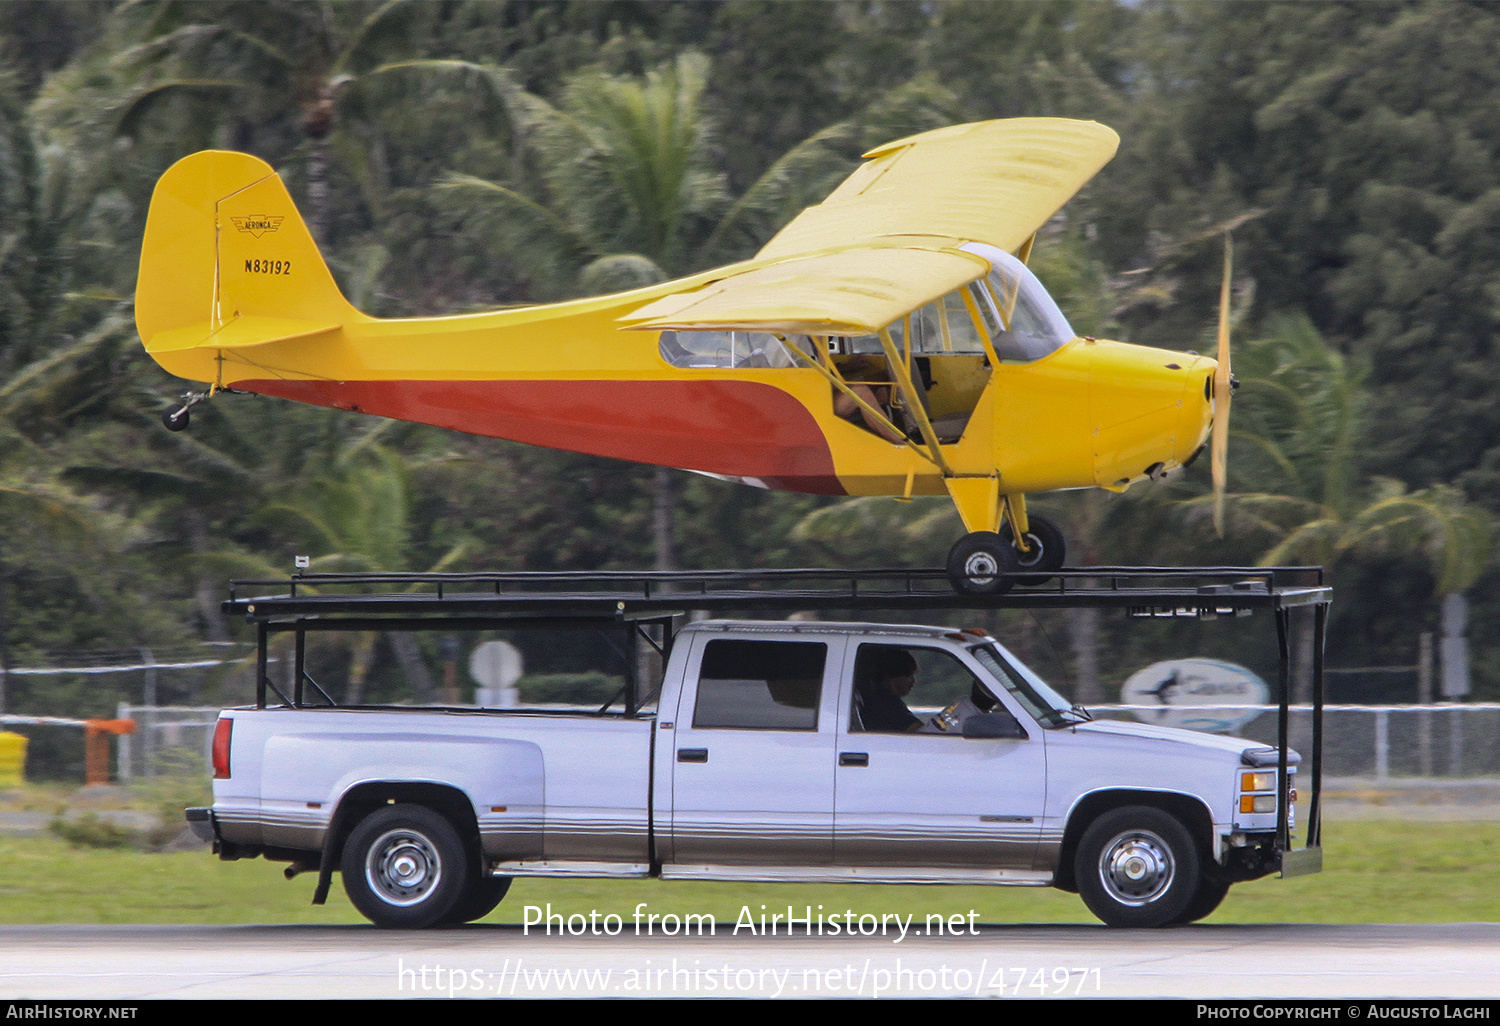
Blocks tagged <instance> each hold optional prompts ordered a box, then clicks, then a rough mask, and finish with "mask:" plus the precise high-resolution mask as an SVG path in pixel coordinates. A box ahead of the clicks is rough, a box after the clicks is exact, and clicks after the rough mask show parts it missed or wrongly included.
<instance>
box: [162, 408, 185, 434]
mask: <svg viewBox="0 0 1500 1026" xmlns="http://www.w3.org/2000/svg"><path fill="white" fill-rule="evenodd" d="M191 419H192V418H191V415H190V414H189V413H188V407H187V406H186V405H183V404H178V405H174V406H168V407H167V408H166V409H165V410H162V411H161V424H162V427H164V428H166V429H167V430H168V431H185V430H187V426H188V421H189V420H191Z"/></svg>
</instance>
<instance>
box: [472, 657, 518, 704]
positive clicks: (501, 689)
mask: <svg viewBox="0 0 1500 1026" xmlns="http://www.w3.org/2000/svg"><path fill="white" fill-rule="evenodd" d="M469 676H471V677H473V678H474V682H475V683H476V684H478V685H479V687H477V688H475V689H474V702H475V704H476V705H479V706H481V707H483V708H485V709H514V708H515V707H516V706H518V705H520V704H521V693H520V692H519V691H517V690H516V686H515V685H516V681H518V680H520V679H521V650H520V649H519V648H517V647H516V646H514V645H512V644H511V643H510V642H508V641H486V642H485V643H484V644H482V645H480V646H478V647H477V648H475V649H474V654H473V655H471V656H469Z"/></svg>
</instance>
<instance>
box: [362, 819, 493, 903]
mask: <svg viewBox="0 0 1500 1026" xmlns="http://www.w3.org/2000/svg"><path fill="white" fill-rule="evenodd" d="M340 869H341V870H342V872H343V875H344V890H345V892H346V893H348V895H349V900H350V901H351V902H353V903H354V907H355V908H357V909H359V911H360V914H361V915H363V916H364V917H365V918H366V919H368V920H370V922H372V923H374V924H375V925H376V926H383V927H390V928H396V929H408V930H417V929H421V928H423V927H427V926H435V925H437V924H439V923H442V922H443V921H444V919H445V917H447V916H448V915H449V914H450V913H451V912H452V911H453V910H454V908H455V907H457V905H458V903H459V901H460V900H461V899H462V898H464V897H465V895H466V894H467V893H468V891H469V879H470V870H469V857H468V852H467V851H466V850H465V849H464V843H463V841H462V840H461V839H460V838H459V836H458V831H457V830H455V829H454V827H453V824H452V823H450V822H448V820H447V819H445V818H444V817H443V816H442V815H440V814H439V813H437V812H434V811H433V810H432V809H429V808H427V807H426V806H425V805H412V804H396V805H386V806H383V807H381V808H379V809H377V810H376V811H374V812H372V813H370V815H368V816H366V817H365V818H364V819H362V820H360V822H359V825H358V826H356V827H355V828H354V830H353V831H351V832H350V834H349V838H348V840H346V841H345V842H344V857H343V860H342V863H341V865H340ZM496 900H499V899H496ZM491 907H492V908H493V907H494V906H491Z"/></svg>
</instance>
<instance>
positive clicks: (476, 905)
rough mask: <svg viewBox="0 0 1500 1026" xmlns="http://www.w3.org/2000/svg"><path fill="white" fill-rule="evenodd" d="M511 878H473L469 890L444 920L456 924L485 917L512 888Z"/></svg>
mask: <svg viewBox="0 0 1500 1026" xmlns="http://www.w3.org/2000/svg"><path fill="white" fill-rule="evenodd" d="M510 880H511V878H510V877H508V876H478V877H474V878H471V879H470V881H469V889H468V891H466V892H465V893H464V896H463V897H461V898H459V899H458V904H456V905H454V906H453V910H452V911H451V912H449V913H448V914H447V915H446V916H444V917H443V922H445V923H451V924H453V925H455V926H456V925H458V924H460V923H472V922H475V921H477V920H480V919H483V918H484V917H485V916H487V915H489V914H490V913H491V912H493V911H495V906H496V905H498V904H500V902H501V900H502V899H504V897H505V892H506V891H509V890H510Z"/></svg>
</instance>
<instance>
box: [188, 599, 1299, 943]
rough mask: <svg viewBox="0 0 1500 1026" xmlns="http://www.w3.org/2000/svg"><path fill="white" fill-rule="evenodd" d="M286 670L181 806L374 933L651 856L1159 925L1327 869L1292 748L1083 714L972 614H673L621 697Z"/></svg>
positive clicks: (212, 834) (438, 920)
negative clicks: (490, 704)
mask: <svg viewBox="0 0 1500 1026" xmlns="http://www.w3.org/2000/svg"><path fill="white" fill-rule="evenodd" d="M261 604H262V608H263V609H264V608H265V600H261ZM240 605H241V607H242V608H251V609H252V610H253V605H251V604H249V603H246V602H244V601H243V600H240ZM262 615H264V613H263V614H262ZM316 622H317V621H316V619H314V618H308V617H300V618H299V619H298V621H297V623H298V624H299V625H300V628H301V629H306V628H309V627H310V626H312V625H314V624H316ZM335 622H336V621H335ZM1278 622H1279V621H1278ZM264 649H265V646H264V644H262V651H263V652H264ZM298 652H299V654H300V652H301V646H300V643H299V647H298ZM298 672H299V674H300V673H301V672H302V671H301V669H300V664H299V670H298ZM299 679H300V678H299ZM297 690H298V693H297V694H296V695H294V696H286V695H282V696H281V697H283V698H284V699H285V701H284V703H283V704H282V705H280V706H277V705H275V704H273V703H271V702H261V703H258V705H259V706H260V707H256V708H239V709H229V710H226V711H225V712H224V713H223V714H222V716H221V718H220V720H219V723H218V726H217V729H216V731H215V737H214V745H213V761H214V776H215V780H214V804H213V806H212V807H211V808H209V809H191V810H188V818H189V821H190V822H191V823H193V824H194V826H195V828H196V829H198V830H199V831H200V832H201V833H202V834H203V835H204V836H205V838H211V839H212V840H213V843H214V847H215V850H216V851H217V852H218V854H219V855H220V856H221V857H223V858H230V859H232V858H244V857H251V856H264V857H266V858H270V859H277V860H282V861H288V862H290V863H292V866H291V867H290V868H289V870H288V875H289V876H291V875H295V873H297V872H299V871H303V870H309V871H311V870H316V871H318V872H319V875H320V882H319V887H318V896H317V897H315V900H321V899H322V896H323V895H326V893H327V889H328V886H329V881H330V877H331V874H332V873H333V872H334V871H338V872H340V873H341V874H342V878H343V884H344V887H345V889H346V891H347V893H348V895H349V898H350V900H351V901H352V902H353V904H354V905H355V906H356V908H358V909H359V911H360V912H361V913H362V914H363V915H365V916H366V917H367V918H369V919H370V920H371V921H373V922H374V923H376V924H378V925H381V926H389V927H425V926H433V925H438V924H444V923H457V922H465V921H472V920H474V919H477V918H480V917H482V916H484V915H486V914H487V913H489V912H490V911H491V910H492V909H493V908H494V907H495V906H496V905H497V904H498V902H499V901H500V900H501V899H502V898H503V897H504V895H505V892H506V889H507V888H508V886H509V884H510V881H511V880H512V879H513V878H515V877H520V876H591V877H650V876H656V877H661V878H663V879H695V880H758V881H802V882H813V881H817V882H868V883H932V884H938V883H967V884H973V883H990V884H999V885H1015V886H1037V887H1041V886H1052V887H1058V888H1061V889H1064V890H1068V891H1074V892H1077V893H1078V894H1079V895H1080V896H1081V897H1082V899H1083V901H1084V903H1085V904H1086V905H1087V906H1088V908H1089V909H1090V910H1091V911H1092V912H1093V913H1094V914H1095V915H1096V916H1098V917H1099V918H1100V919H1101V920H1103V921H1104V922H1105V923H1107V924H1110V925H1113V926H1141V927H1154V926H1166V925H1171V924H1177V923H1186V922H1191V921H1194V920H1197V919H1200V918H1202V917H1203V916H1206V915H1208V914H1209V913H1210V912H1212V911H1213V910H1214V909H1215V908H1216V907H1217V906H1218V904H1219V903H1220V901H1221V900H1222V899H1223V897H1224V895H1225V893H1226V891H1227V890H1228V888H1229V886H1230V885H1231V884H1232V883H1234V882H1236V881H1241V880H1248V879H1253V878H1255V877H1259V876H1263V875H1266V874H1268V873H1271V872H1275V871H1278V870H1281V871H1283V872H1284V873H1285V872H1286V871H1287V870H1288V869H1289V866H1290V865H1291V863H1293V862H1296V864H1297V865H1298V866H1299V867H1300V868H1299V869H1298V870H1297V871H1304V872H1305V871H1315V870H1316V869H1317V868H1319V866H1320V865H1321V862H1320V849H1318V848H1316V847H1314V846H1311V845H1310V846H1309V848H1307V849H1303V850H1302V851H1301V852H1292V851H1290V845H1289V844H1288V843H1287V842H1288V839H1289V836H1290V830H1291V827H1292V826H1293V825H1294V822H1293V816H1292V814H1293V809H1292V807H1291V802H1292V801H1294V800H1295V792H1294V790H1293V788H1292V784H1293V783H1294V780H1293V779H1292V777H1293V775H1294V774H1295V773H1296V772H1297V769H1298V764H1299V763H1300V757H1299V756H1298V754H1297V753H1296V752H1294V751H1291V750H1290V749H1289V748H1286V747H1285V745H1284V743H1283V745H1282V746H1281V747H1273V746H1268V745H1266V744H1264V743H1260V742H1255V741H1249V740H1245V739H1240V738H1232V737H1222V736H1216V735H1208V734H1201V733H1196V732H1191V731H1184V730H1175V729H1169V728H1163V727H1154V726H1148V725H1144V724H1137V723H1130V722H1124V721H1100V720H1094V719H1093V718H1092V717H1091V716H1090V714H1089V713H1088V712H1087V711H1086V710H1084V709H1082V708H1080V707H1078V706H1075V705H1073V704H1072V703H1070V702H1069V701H1068V700H1067V699H1065V698H1063V697H1062V696H1061V695H1059V694H1058V693H1057V691H1055V690H1054V689H1053V688H1052V687H1050V686H1049V685H1048V684H1047V683H1046V682H1045V681H1043V680H1042V679H1041V678H1040V677H1038V676H1037V675H1036V674H1035V673H1033V672H1032V671H1031V670H1030V669H1029V668H1027V667H1026V666H1025V665H1024V664H1023V663H1022V662H1021V661H1020V660H1018V659H1017V658H1015V656H1014V655H1012V654H1011V653H1010V652H1009V651H1008V650H1007V649H1006V648H1005V647H1004V646H1003V645H1002V644H1000V643H999V642H998V641H997V640H996V639H995V638H993V637H990V636H989V635H988V634H987V633H985V632H984V631H981V630H976V629H965V630H959V629H955V628H953V627H948V626H915V625H892V624H886V623H867V622H817V621H806V620H799V619H791V620H746V619H714V620H702V621H698V622H694V623H688V624H686V625H685V626H682V627H681V628H680V630H678V631H677V632H676V633H675V636H673V637H672V638H671V644H670V647H669V649H668V650H667V658H666V659H665V662H664V666H663V670H662V673H661V679H660V685H659V688H657V689H655V691H654V692H650V691H648V692H646V693H643V694H642V696H641V698H642V699H643V700H641V701H639V702H628V703H626V708H625V710H624V711H618V710H613V711H612V710H608V709H607V710H601V711H599V712H597V713H593V712H568V711H558V710H525V709H507V710H496V709H480V708H468V707H447V708H412V707H403V706H386V707H360V708H340V707H337V706H334V705H331V704H327V705H320V704H308V703H305V702H302V701H300V699H301V697H302V696H301V690H302V689H301V688H300V687H299V688H298V689H297ZM319 691H320V693H321V689H319ZM278 694H279V692H278ZM911 710H916V711H911ZM903 717H904V718H903ZM1313 827H1314V831H1315V829H1316V825H1315V824H1314V825H1313ZM1313 840H1316V838H1315V837H1314V838H1310V841H1313ZM1309 853H1311V855H1312V856H1313V857H1308V856H1309ZM1296 855H1301V856H1303V857H1302V858H1300V859H1293V858H1291V856H1296Z"/></svg>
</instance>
